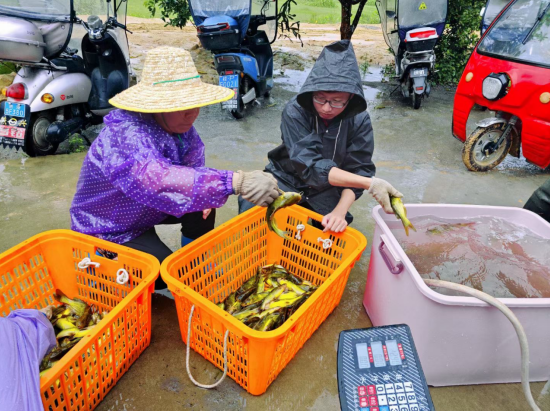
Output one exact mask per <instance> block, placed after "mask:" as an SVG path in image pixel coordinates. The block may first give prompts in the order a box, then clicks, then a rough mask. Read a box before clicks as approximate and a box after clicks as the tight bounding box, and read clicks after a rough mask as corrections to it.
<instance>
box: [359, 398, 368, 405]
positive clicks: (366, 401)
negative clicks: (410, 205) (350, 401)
mask: <svg viewBox="0 0 550 411" xmlns="http://www.w3.org/2000/svg"><path fill="white" fill-rule="evenodd" d="M359 406H360V407H368V406H369V400H368V397H361V398H359Z"/></svg>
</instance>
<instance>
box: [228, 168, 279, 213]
mask: <svg viewBox="0 0 550 411" xmlns="http://www.w3.org/2000/svg"><path fill="white" fill-rule="evenodd" d="M233 191H234V192H235V194H237V195H239V194H240V195H241V196H242V197H243V198H244V199H245V200H247V201H250V202H251V203H252V204H254V205H258V206H260V207H267V206H268V205H270V204H271V203H272V202H273V201H275V199H276V198H277V197H279V191H278V190H277V180H276V179H275V177H273V176H272V175H271V174H269V173H265V172H263V171H259V170H255V171H250V172H244V171H241V170H239V171H237V172H236V173H233Z"/></svg>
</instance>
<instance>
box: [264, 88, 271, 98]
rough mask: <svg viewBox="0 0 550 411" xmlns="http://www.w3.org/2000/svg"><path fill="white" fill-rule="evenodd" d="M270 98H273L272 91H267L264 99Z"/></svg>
mask: <svg viewBox="0 0 550 411" xmlns="http://www.w3.org/2000/svg"><path fill="white" fill-rule="evenodd" d="M269 97H271V90H269V91H266V92H265V93H264V98H269Z"/></svg>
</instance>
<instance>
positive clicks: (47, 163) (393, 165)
mask: <svg viewBox="0 0 550 411" xmlns="http://www.w3.org/2000/svg"><path fill="white" fill-rule="evenodd" d="M136 24H141V23H136ZM155 27H156V26H155ZM131 29H132V28H131ZM134 29H135V27H134ZM144 30H148V31H143V33H142V32H136V33H135V34H134V36H137V37H133V38H132V45H131V50H132V51H131V52H132V55H133V58H134V61H136V63H138V61H137V59H142V57H143V50H144V49H145V48H144V49H143V50H142V51H139V49H138V47H145V44H149V43H150V42H151V41H154V42H157V43H158V44H161V43H163V42H162V41H161V40H162V39H165V41H166V42H167V43H170V44H172V42H177V41H181V42H184V40H183V39H181V37H182V34H181V33H179V32H175V31H173V30H160V29H159V30H157V29H155V30H153V29H152V28H147V27H146V28H144ZM364 30H366V31H367V32H368V30H370V29H364ZM172 33H173V34H172ZM311 33H314V27H312V31H311ZM325 33H332V32H330V31H328V32H327V31H325ZM375 34H376V30H374V29H372V35H373V38H374V37H375ZM331 35H332V34H331ZM334 35H337V34H336V32H334ZM172 36H173V37H172ZM185 36H188V40H185V41H188V42H189V44H193V43H195V44H196V40H195V39H194V38H193V36H194V34H193V33H189V34H188V35H187V34H186V35H185ZM311 36H312V37H313V38H312V39H311V45H309V46H308V47H310V48H312V49H313V48H315V53H317V52H318V50H320V47H321V45H322V44H324V43H323V42H328V41H330V40H331V39H329V38H326V39H324V40H316V39H314V38H315V37H317V36H318V35H317V34H312V35H311ZM378 36H379V39H375V40H372V41H375V42H378V43H377V44H379V43H380V42H382V43H383V40H382V37H381V33H380V32H379V31H378ZM365 41H367V40H365ZM369 41H370V40H369ZM163 44H165V43H163ZM178 45H179V44H178ZM285 47H288V48H289V49H290V50H291V51H292V54H296V53H301V52H302V50H303V49H302V48H299V47H298V46H296V45H295V44H293V43H292V44H291V43H290V42H289V43H285ZM359 49H360V48H359V47H356V50H359ZM364 50H365V51H366V50H370V49H369V47H368V45H365V48H364ZM369 52H370V51H369ZM140 53H141V54H140ZM303 60H304V67H305V69H306V71H300V68H299V67H296V66H293V67H292V68H286V69H283V70H284V71H285V74H284V76H281V77H278V78H277V79H276V87H275V89H274V90H273V98H272V100H270V101H268V102H264V104H263V105H262V106H261V107H254V108H252V109H251V110H249V111H248V112H247V115H246V117H245V119H244V120H242V121H235V120H233V119H232V118H231V117H230V116H229V115H227V114H226V113H224V112H222V111H221V110H220V108H219V106H211V107H207V108H204V109H202V110H201V115H200V116H199V118H198V120H197V122H196V127H197V129H198V131H199V133H200V135H201V136H202V138H203V140H204V142H205V145H206V150H207V165H208V166H211V167H215V168H220V169H231V170H235V169H244V170H253V169H261V168H263V167H264V166H265V164H266V161H267V157H266V153H267V152H268V151H269V150H271V149H272V148H274V147H276V145H277V144H279V142H280V134H279V122H280V113H281V110H282V108H283V106H284V104H285V103H286V101H288V99H290V98H291V97H292V96H293V95H294V94H295V92H296V90H297V89H298V88H299V86H300V82H301V81H303V79H305V76H306V75H307V67H308V62H312V61H313V60H312V57H311V56H310V57H308V58H306V57H304V58H303ZM386 62H387V56H383V55H382V54H381V55H380V59H379V60H376V63H377V65H378V66H382V65H383V64H386ZM205 64H207V62H205ZM207 69H208V67H206V68H201V67H200V66H199V70H207ZM293 70H294V71H293ZM379 71H380V70H379V69H375V68H373V69H372V70H371V72H372V73H371V74H368V75H367V76H366V77H365V92H366V94H367V96H368V99H369V112H370V114H371V117H372V121H373V127H374V132H375V153H374V161H375V163H376V166H377V175H378V176H379V177H382V178H384V179H387V180H389V181H391V182H392V183H393V184H394V185H395V186H396V187H398V188H399V189H400V191H402V192H403V193H404V195H405V199H406V201H407V202H409V203H453V204H486V205H502V206H512V207H521V206H523V204H524V203H525V201H526V200H527V199H528V198H529V196H530V195H531V193H532V192H533V191H534V190H535V189H536V188H537V187H538V186H539V185H540V184H542V183H543V182H544V181H545V180H546V179H547V178H549V177H550V172H548V171H541V170H539V169H537V168H536V167H534V166H531V165H529V164H528V163H526V162H525V160H524V159H519V160H517V159H513V158H508V159H506V160H505V162H504V163H503V164H502V165H500V166H499V167H498V168H497V169H495V170H493V171H491V172H488V173H482V174H478V173H470V172H468V171H466V169H465V167H464V165H463V164H462V161H461V156H460V151H461V147H462V145H461V143H460V142H458V141H457V140H455V139H454V138H453V137H452V136H451V134H450V127H451V117H452V104H453V90H447V89H444V88H436V89H435V90H434V92H433V95H432V96H431V97H430V99H428V100H427V101H425V102H424V105H423V107H422V108H421V109H420V110H417V111H415V110H413V109H412V108H411V107H410V102H408V101H406V100H403V99H402V98H401V97H400V96H399V95H398V93H394V94H391V92H392V90H393V88H394V85H393V84H390V83H384V82H382V81H381V78H380V75H379ZM487 115H488V113H487V112H480V111H475V112H474V113H473V115H472V119H473V120H475V119H476V118H477V119H479V118H482V117H485V116H487ZM0 153H1V154H0V155H3V156H5V157H9V158H10V159H4V160H1V158H2V157H0V218H1V220H0V221H1V223H0V226H1V229H2V230H1V231H2V236H0V252H1V251H4V250H6V249H7V248H9V247H11V246H13V245H15V244H17V243H19V242H21V241H23V240H25V239H27V238H29V237H30V236H32V235H34V234H36V233H39V232H42V231H45V230H51V229H55V228H69V227H70V224H69V207H70V202H71V200H72V197H73V195H74V191H75V187H76V181H77V178H78V174H79V170H80V167H81V164H82V160H83V158H84V155H85V154H83V153H80V154H71V155H56V156H50V157H46V158H24V157H22V156H21V154H20V153H15V152H12V151H9V152H7V151H6V150H1V149H0ZM375 205H376V203H375V201H374V200H372V199H371V198H370V197H369V196H368V195H364V196H363V197H362V198H361V199H360V200H359V201H358V202H357V203H355V204H354V205H353V207H352V209H351V212H352V214H354V216H355V221H354V224H353V226H354V227H355V228H356V229H358V230H360V231H361V232H362V233H364V235H365V236H366V237H367V239H368V241H369V242H370V241H371V240H372V235H373V230H374V220H373V219H372V217H371V211H372V208H373V207H374V206H375ZM236 212H237V205H236V198H234V197H231V198H230V199H229V201H228V202H227V204H226V205H225V206H224V207H223V208H221V209H220V210H219V213H218V219H217V224H220V223H223V222H225V221H227V220H229V219H230V218H232V217H233V216H235V215H236ZM159 234H160V236H161V238H162V239H163V240H164V241H165V242H166V244H168V245H169V246H170V247H171V248H172V249H173V250H176V249H177V248H178V247H179V245H178V244H179V231H178V229H177V227H170V226H164V227H162V228H161V229H160V230H159ZM370 253H371V250H370V247H368V248H367V250H366V251H365V252H364V254H363V256H362V258H361V260H360V261H359V262H358V264H357V265H356V266H355V268H354V269H353V270H352V271H351V274H350V277H349V281H348V284H347V286H346V290H345V292H344V295H343V297H342V300H341V303H340V305H339V306H338V307H337V308H336V309H335V311H334V312H333V313H332V314H331V315H330V316H329V317H328V318H327V320H326V321H325V322H324V323H323V324H322V325H321V327H320V328H319V329H318V330H317V331H316V332H315V333H314V334H313V336H312V337H311V338H310V340H309V341H307V343H306V344H305V345H304V347H303V348H302V349H301V350H300V351H299V352H298V354H297V355H296V357H295V358H294V359H293V360H292V361H291V362H290V363H289V364H288V366H287V367H286V368H285V370H284V371H283V372H282V373H281V374H280V375H279V376H278V378H277V379H276V380H275V381H274V382H273V384H272V385H271V386H270V388H269V389H268V391H267V393H266V394H264V395H262V396H260V397H254V396H251V395H249V394H247V393H246V392H245V391H243V390H242V389H241V388H240V386H238V385H237V384H236V383H235V382H233V381H232V380H230V379H226V380H225V381H224V382H223V383H222V384H221V386H220V387H218V388H217V389H215V390H212V391H206V390H203V389H200V388H197V387H195V386H194V385H193V384H192V383H191V382H190V380H189V378H188V377H187V373H186V371H185V344H184V343H183V342H182V338H181V334H180V330H179V327H178V322H177V317H176V311H175V307H174V302H173V300H171V299H169V298H167V297H165V296H162V295H158V294H157V295H154V298H153V316H152V321H153V330H152V340H151V345H150V347H149V348H147V349H146V350H145V352H144V353H143V354H142V356H141V357H140V358H139V359H138V361H137V362H136V363H135V364H134V365H133V366H132V367H131V369H130V370H129V371H128V372H127V373H126V375H125V376H124V377H123V378H122V379H121V380H120V381H119V382H118V384H117V385H116V386H115V387H114V388H113V389H112V390H111V392H110V393H109V394H108V395H107V396H106V398H105V399H104V400H103V401H102V402H101V404H100V405H99V406H98V408H97V410H98V411H122V410H139V411H142V410H143V411H172V410H174V411H175V410H181V409H192V410H213V411H222V410H223V411H225V410H273V411H275V410H281V411H282V410H284V411H286V410H315V411H325V410H326V411H329V410H331V411H332V410H338V409H339V405H338V404H339V402H338V387H337V381H336V344H337V341H338V335H339V333H340V331H342V330H344V329H350V328H362V327H368V326H370V325H371V323H370V321H369V318H368V316H367V314H366V313H365V310H364V309H363V306H362V299H363V293H364V289H365V283H366V280H367V270H368V264H369V257H370ZM427 321H429V318H428V319H427ZM541 326H543V325H541ZM514 338H515V337H514ZM518 355H519V352H518ZM190 360H191V361H190V363H191V370H192V373H193V375H194V377H195V378H196V379H197V380H199V381H200V382H202V383H212V382H214V381H215V380H216V379H217V378H219V377H220V375H221V372H220V371H219V370H218V369H216V368H215V367H214V366H212V365H211V364H210V363H208V362H207V361H206V360H204V359H203V358H202V357H200V356H199V355H197V354H195V353H194V352H192V353H191V359H190ZM543 386H544V384H543V383H535V384H532V388H533V393H534V396H535V399H537V400H538V402H539V406H540V407H541V409H543V410H550V396H548V395H541V396H539V393H541V390H542V389H543ZM430 391H431V394H432V397H433V400H434V404H435V407H436V409H437V410H443V411H458V410H484V411H501V410H514V411H527V410H528V408H527V406H526V405H525V401H524V399H523V396H522V392H521V387H520V385H519V384H495V385H484V386H463V387H446V388H431V390H430ZM547 391H548V389H547V390H546V392H547Z"/></svg>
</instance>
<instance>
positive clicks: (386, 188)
mask: <svg viewBox="0 0 550 411" xmlns="http://www.w3.org/2000/svg"><path fill="white" fill-rule="evenodd" d="M367 193H369V194H370V195H372V196H373V197H374V199H375V200H376V201H378V204H380V205H381V206H382V208H383V209H384V211H385V212H386V213H388V214H393V210H392V208H391V203H390V196H392V197H403V194H401V193H400V192H399V191H397V190H396V189H395V188H394V187H393V186H392V185H391V184H390V183H388V182H387V181H386V180H382V179H381V178H376V177H372V182H371V184H370V188H369V190H368V191H367Z"/></svg>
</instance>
